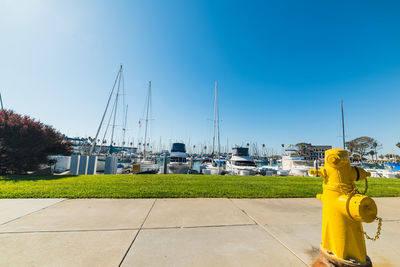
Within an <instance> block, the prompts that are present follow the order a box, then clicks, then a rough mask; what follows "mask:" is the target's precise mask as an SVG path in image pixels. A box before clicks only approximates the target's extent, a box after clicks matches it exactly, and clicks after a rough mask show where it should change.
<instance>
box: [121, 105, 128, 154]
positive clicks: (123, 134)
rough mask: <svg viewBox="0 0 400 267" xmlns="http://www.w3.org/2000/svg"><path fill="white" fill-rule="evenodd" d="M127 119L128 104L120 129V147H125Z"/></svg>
mask: <svg viewBox="0 0 400 267" xmlns="http://www.w3.org/2000/svg"><path fill="white" fill-rule="evenodd" d="M127 118H128V104H127V105H126V108H125V119H124V127H123V128H122V145H123V146H125V133H126V120H127Z"/></svg>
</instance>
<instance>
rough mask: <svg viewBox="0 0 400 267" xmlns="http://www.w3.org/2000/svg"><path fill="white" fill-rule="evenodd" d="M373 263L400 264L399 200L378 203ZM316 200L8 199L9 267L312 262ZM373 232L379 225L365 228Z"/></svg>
mask: <svg viewBox="0 0 400 267" xmlns="http://www.w3.org/2000/svg"><path fill="white" fill-rule="evenodd" d="M375 200H376V202H377V205H378V211H379V215H380V216H381V217H383V219H384V222H383V230H382V235H381V238H380V239H378V240H377V241H376V242H371V241H367V250H368V254H369V256H370V257H371V259H372V262H373V264H374V266H399V265H400V252H399V248H400V198H375ZM321 208H322V205H321V203H320V201H319V200H317V199H75V200H68V199H0V266H119V265H121V266H185V267H186V266H305V265H308V264H311V263H312V262H313V259H314V258H315V257H316V256H317V254H318V252H319V243H320V228H321ZM364 227H365V229H366V231H367V232H368V233H370V235H373V234H375V231H376V223H372V224H368V225H365V224H364Z"/></svg>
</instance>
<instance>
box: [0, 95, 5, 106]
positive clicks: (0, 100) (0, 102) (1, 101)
mask: <svg viewBox="0 0 400 267" xmlns="http://www.w3.org/2000/svg"><path fill="white" fill-rule="evenodd" d="M0 104H1V110H3V109H4V108H3V99H2V98H1V93H0Z"/></svg>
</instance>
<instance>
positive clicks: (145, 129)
mask: <svg viewBox="0 0 400 267" xmlns="http://www.w3.org/2000/svg"><path fill="white" fill-rule="evenodd" d="M150 94H151V81H149V91H148V93H147V104H146V106H147V107H146V121H145V122H146V125H145V128H144V148H143V156H145V155H146V145H147V125H148V122H149V108H150Z"/></svg>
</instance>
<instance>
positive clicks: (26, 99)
mask: <svg viewBox="0 0 400 267" xmlns="http://www.w3.org/2000/svg"><path fill="white" fill-rule="evenodd" d="M399 14H400V2H398V1H333V2H332V1H331V2H326V1H233V0H230V1H215V0H213V1H211V0H201V1H200V0H199V1H196V0H190V1H187V0H181V1H176V0H169V1H164V0H159V1H152V0H146V1H144V0H143V1H111V0H110V1H98V0H96V1H94V0H93V1H80V0H79V1H78V0H75V1H71V0H68V1H61V0H59V1H36V0H26V1H17V0H5V1H4V0H3V1H1V2H0V92H1V93H2V96H3V100H4V105H5V107H6V108H11V109H13V110H15V111H16V112H18V113H22V114H28V115H30V116H32V117H34V118H37V119H40V120H41V121H42V122H44V123H47V124H50V125H53V126H54V127H55V128H57V129H58V130H60V131H61V132H62V133H65V134H67V135H70V136H94V135H95V132H96V130H97V126H98V124H99V121H100V118H101V115H102V112H103V109H104V106H105V103H106V100H107V97H108V93H109V91H110V89H111V86H112V83H113V80H114V78H115V75H116V73H117V71H118V67H119V65H120V64H121V63H122V64H123V65H124V73H125V88H126V91H127V95H126V97H127V103H128V104H129V114H128V120H129V122H128V127H129V131H128V136H130V138H134V140H135V142H137V138H138V137H139V136H142V135H143V133H142V131H143V127H142V130H140V132H139V130H138V121H139V119H140V118H141V117H142V116H143V109H144V103H145V94H146V88H147V82H148V81H149V80H151V81H152V85H153V87H152V89H153V112H152V114H153V115H152V117H153V118H154V120H153V121H152V123H151V124H152V126H151V136H152V139H153V140H155V142H157V143H158V142H159V139H160V137H161V138H162V142H164V143H169V140H172V141H175V140H183V141H185V142H188V140H189V138H190V142H191V144H192V145H193V144H197V143H200V142H209V140H211V137H212V122H211V121H210V120H209V119H211V118H212V116H213V115H212V111H213V87H214V82H215V81H218V83H219V85H220V95H219V97H220V111H221V115H220V116H221V119H222V122H221V139H222V143H223V144H226V140H227V138H228V139H229V143H230V145H233V144H242V143H247V142H250V141H251V142H258V143H259V144H262V143H265V144H266V145H267V146H268V147H269V148H274V149H275V150H279V148H280V144H295V143H298V142H302V141H305V142H312V143H313V144H331V145H333V146H334V147H340V146H341V138H340V135H341V122H340V100H341V99H343V100H344V103H345V115H346V130H347V134H346V135H348V136H347V138H348V139H350V138H356V137H359V136H364V135H366V136H371V137H374V138H376V139H377V140H378V141H379V142H380V143H382V145H383V149H382V150H381V152H384V153H388V152H396V153H399V150H398V149H397V148H395V144H396V143H397V142H398V141H400V118H399V117H400V116H399V114H400V105H399V100H400V17H399Z"/></svg>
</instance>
